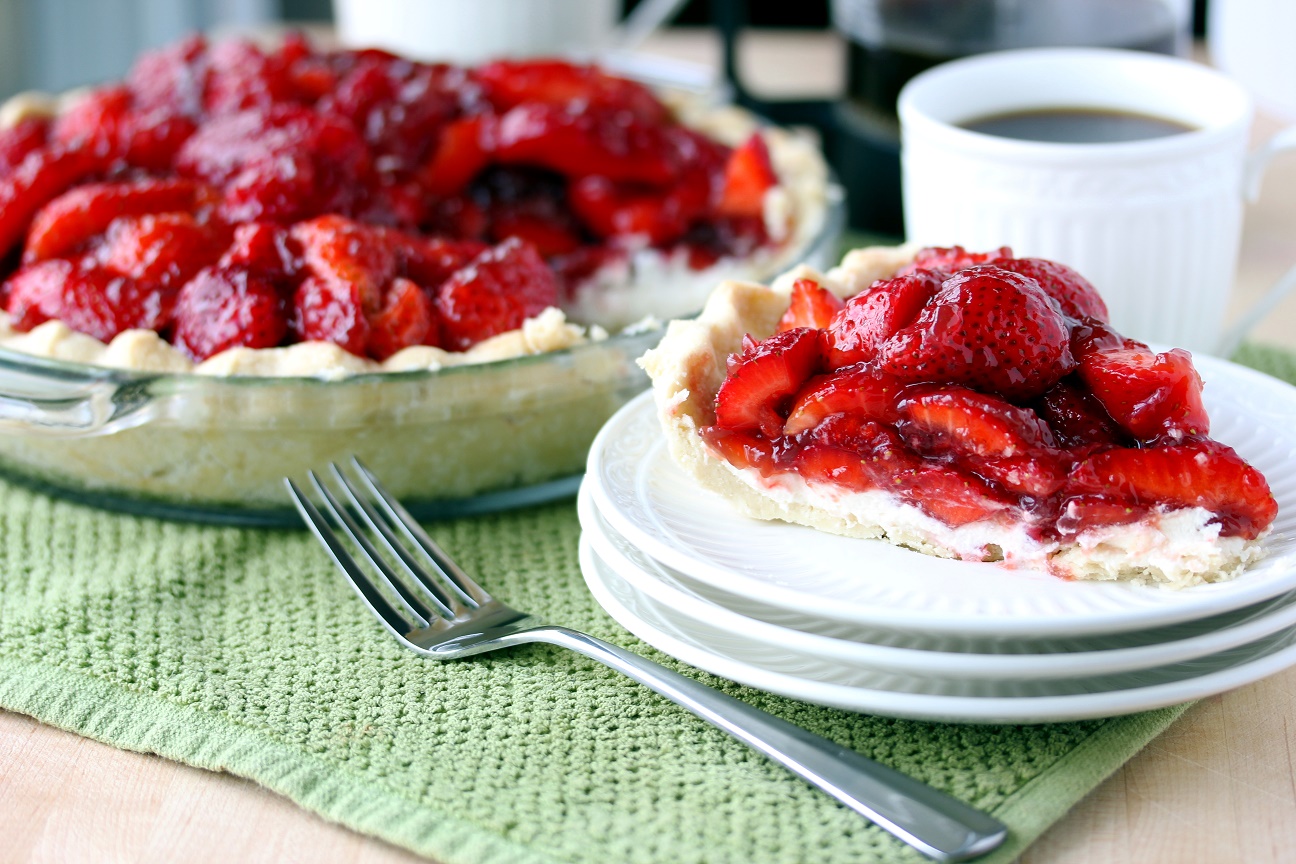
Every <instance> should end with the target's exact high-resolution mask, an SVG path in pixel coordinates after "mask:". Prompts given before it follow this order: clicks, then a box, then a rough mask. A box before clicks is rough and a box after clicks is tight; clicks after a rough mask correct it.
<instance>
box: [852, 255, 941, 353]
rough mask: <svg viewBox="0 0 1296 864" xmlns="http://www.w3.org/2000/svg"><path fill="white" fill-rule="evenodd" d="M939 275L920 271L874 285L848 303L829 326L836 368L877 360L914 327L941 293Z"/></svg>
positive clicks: (880, 281)
mask: <svg viewBox="0 0 1296 864" xmlns="http://www.w3.org/2000/svg"><path fill="white" fill-rule="evenodd" d="M940 287H941V280H940V277H939V276H937V275H936V274H935V273H932V272H931V271H927V270H920V271H918V272H915V273H910V274H909V275H907V276H899V277H896V278H894V279H885V280H879V281H877V282H874V283H873V285H872V286H870V287H869V288H868V289H867V290H864V291H861V292H860V293H859V294H856V295H855V296H854V297H852V298H850V299H849V300H847V301H846V304H845V308H843V309H842V310H841V311H840V312H838V313H837V314H836V316H835V317H834V318H833V319H832V321H831V322H830V323H829V325H828V362H829V364H830V365H831V366H832V367H833V368H840V367H842V366H849V365H850V364H852V363H860V362H865V361H869V360H873V359H874V358H876V357H877V352H878V348H879V347H880V346H881V345H882V343H883V342H885V341H886V340H887V339H890V338H891V337H892V336H894V335H895V334H896V333H897V332H898V331H899V330H900V329H901V328H903V327H907V326H909V325H910V324H912V323H913V321H914V319H916V318H917V317H918V314H919V313H920V312H921V311H922V309H923V306H924V305H926V303H927V301H928V300H930V299H931V297H932V295H933V294H935V293H936V292H937V291H939V290H940Z"/></svg>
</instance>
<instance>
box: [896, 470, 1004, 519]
mask: <svg viewBox="0 0 1296 864" xmlns="http://www.w3.org/2000/svg"><path fill="white" fill-rule="evenodd" d="M902 480H903V484H902V487H903V488H901V490H900V492H899V494H900V497H902V498H904V499H906V500H908V501H911V502H912V503H914V504H917V505H918V506H919V507H921V508H922V509H923V510H925V511H927V513H928V514H929V515H931V516H934V517H935V518H937V519H939V520H941V521H942V522H944V523H945V524H946V525H949V526H952V527H954V528H957V527H959V526H960V525H967V524H969V523H972V522H980V521H981V520H984V519H993V518H994V517H995V516H996V515H997V514H1000V513H1002V512H1004V511H1007V510H1010V509H1012V508H1013V506H1014V504H1015V503H1016V502H1014V501H1013V499H1012V498H1010V497H1008V496H1007V495H1005V494H1004V493H1002V492H999V491H997V490H995V489H993V488H991V487H990V486H989V485H987V484H986V483H985V481H983V480H981V479H980V478H979V477H975V476H973V475H971V474H967V473H965V472H963V471H958V470H956V469H953V468H947V467H936V466H933V465H924V466H923V467H921V468H919V469H918V470H916V471H914V472H913V473H912V474H908V475H904V476H903V477H902Z"/></svg>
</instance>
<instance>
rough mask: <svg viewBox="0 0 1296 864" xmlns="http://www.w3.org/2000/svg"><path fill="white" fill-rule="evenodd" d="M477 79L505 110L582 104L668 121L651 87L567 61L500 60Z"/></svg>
mask: <svg viewBox="0 0 1296 864" xmlns="http://www.w3.org/2000/svg"><path fill="white" fill-rule="evenodd" d="M476 78H477V80H478V81H480V82H481V84H482V86H483V89H484V90H485V95H486V98H487V99H489V100H490V102H491V104H492V105H494V106H495V108H496V109H498V110H500V111H507V110H508V109H509V108H512V107H514V106H516V105H521V104H522V103H524V102H545V103H551V104H555V105H567V104H569V103H579V104H583V105H597V106H599V107H605V108H616V109H620V110H624V111H628V112H630V113H631V114H633V115H635V116H636V117H639V118H640V119H642V120H646V121H648V122H652V123H660V122H663V121H664V120H666V119H667V114H668V112H667V110H666V106H664V105H662V103H661V101H660V100H659V99H658V98H657V97H656V96H654V95H653V92H652V91H651V90H649V89H648V88H647V87H645V86H643V85H642V84H638V83H635V82H633V81H627V80H625V79H623V78H615V77H613V76H611V75H608V74H606V73H605V72H603V71H601V70H599V69H597V68H595V67H593V66H578V65H574V64H571V63H567V62H564V61H561V60H544V59H541V60H498V61H496V62H494V63H487V64H486V65H484V66H479V67H478V68H477V69H476Z"/></svg>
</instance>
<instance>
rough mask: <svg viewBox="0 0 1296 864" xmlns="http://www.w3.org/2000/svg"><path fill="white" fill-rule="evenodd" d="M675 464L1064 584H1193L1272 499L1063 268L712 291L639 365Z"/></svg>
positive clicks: (1024, 263)
mask: <svg viewBox="0 0 1296 864" xmlns="http://www.w3.org/2000/svg"><path fill="white" fill-rule="evenodd" d="M643 363H644V366H645V368H647V369H648V370H649V372H650V374H651V375H652V376H653V382H654V390H655V392H656V399H657V403H658V406H659V409H660V412H661V415H662V419H663V422H664V425H665V427H666V430H667V433H668V438H669V440H670V443H671V449H672V452H673V454H674V455H675V457H676V458H677V459H678V460H679V461H680V462H681V464H683V465H684V466H685V467H686V468H688V469H689V470H690V471H691V472H692V473H693V474H694V475H695V476H696V477H698V479H699V480H701V481H702V482H703V485H706V486H708V487H709V488H713V489H716V490H717V491H720V492H721V493H722V494H725V495H726V496H727V497H730V498H731V499H733V500H734V501H735V502H736V503H737V504H738V506H739V507H740V508H742V509H744V510H745V511H746V512H748V513H750V514H752V515H755V516H758V517H761V518H772V519H784V520H787V521H792V522H799V523H803V524H809V525H813V526H815V527H819V528H822V529H824V530H828V531H833V532H836V533H843V534H848V535H854V536H862V537H880V538H885V539H888V540H890V541H892V542H895V543H898V544H901V545H905V546H910V547H913V548H916V549H919V550H922V551H924V552H928V553H931V554H937V555H943V556H948V557H958V558H963V559H967V560H978V561H1002V562H1004V563H1005V564H1007V565H1009V566H1033V567H1041V568H1046V569H1049V570H1051V571H1052V572H1054V573H1056V574H1058V575H1060V576H1063V577H1066V578H1096V579H1135V580H1142V581H1148V582H1160V583H1168V584H1172V585H1176V586H1178V585H1187V584H1193V583H1195V582H1201V581H1215V580H1219V579H1224V578H1230V577H1232V576H1235V575H1236V574H1237V573H1239V572H1240V571H1241V570H1242V569H1243V568H1244V567H1245V566H1246V565H1247V564H1248V563H1250V562H1251V561H1253V560H1255V559H1256V558H1257V557H1258V556H1259V554H1260V546H1259V544H1258V543H1257V541H1258V539H1259V538H1261V537H1262V536H1263V535H1264V534H1265V532H1266V531H1267V530H1268V529H1269V527H1270V525H1271V524H1272V522H1273V520H1274V518H1275V516H1276V514H1277V504H1276V502H1275V500H1274V498H1273V495H1272V494H1271V493H1270V490H1269V487H1268V485H1267V483H1266V482H1265V479H1264V477H1263V476H1261V474H1260V473H1259V472H1258V471H1256V470H1255V469H1254V468H1253V467H1251V466H1250V465H1248V464H1247V463H1246V462H1245V461H1244V460H1243V459H1242V458H1241V457H1239V456H1238V455H1237V454H1236V453H1235V452H1234V451H1233V450H1232V449H1231V448H1229V447H1228V446H1226V445H1224V444H1222V443H1220V442H1217V441H1214V440H1213V439H1211V438H1210V436H1209V432H1210V421H1209V418H1208V417H1207V415H1206V411H1205V409H1204V407H1203V404H1202V399H1201V391H1202V382H1201V379H1200V377H1199V376H1198V375H1197V372H1196V370H1195V369H1194V368H1193V365H1192V360H1191V357H1190V356H1189V355H1188V353H1187V352H1185V351H1182V350H1179V349H1173V350H1170V351H1166V352H1161V353H1158V352H1155V351H1153V350H1151V349H1150V348H1148V346H1146V345H1145V344H1143V343H1141V342H1138V341H1136V340H1133V339H1129V338H1126V337H1124V336H1121V335H1120V334H1119V333H1117V332H1115V331H1114V330H1113V329H1112V328H1111V327H1110V325H1109V324H1108V323H1107V310H1106V307H1105V305H1104V304H1103V302H1102V299H1101V297H1100V296H1099V295H1098V293H1097V292H1096V291H1095V290H1094V288H1093V286H1091V285H1090V284H1089V283H1088V282H1087V281H1086V280H1085V279H1084V278H1083V277H1081V276H1080V275H1079V274H1077V273H1075V272H1074V271H1073V270H1071V269H1070V268H1067V267H1065V266H1063V265H1060V264H1056V263H1054V262H1050V261H1045V260H1042V259H1031V258H1016V257H1014V256H1013V254H1012V252H1011V250H1008V249H999V250H995V251H993V252H989V253H978V254H973V253H968V252H966V251H965V250H963V249H961V248H959V247H954V248H949V249H936V248H928V249H921V250H913V249H869V250H860V251H857V252H854V253H851V255H849V256H847V258H846V260H845V261H844V262H843V264H842V266H841V267H838V268H836V269H834V270H833V271H831V272H829V273H828V274H818V273H815V272H814V271H812V270H809V269H808V268H806V269H802V270H801V271H799V272H796V273H793V274H789V275H788V276H786V277H784V278H782V279H780V280H779V281H778V282H776V283H775V285H774V286H773V287H771V288H765V287H762V286H758V285H751V284H742V283H728V284H726V285H724V286H721V288H720V289H719V290H718V291H717V292H716V293H715V294H714V295H713V296H712V298H711V300H710V301H709V302H708V304H707V307H706V310H705V311H704V313H703V315H702V316H700V318H699V319H697V320H695V321H688V322H672V324H671V327H670V329H669V331H668V333H667V336H666V338H665V339H664V340H663V342H662V344H661V346H660V347H659V348H658V349H656V350H655V351H653V352H650V353H649V354H648V355H647V356H646V357H645V358H644V361H643Z"/></svg>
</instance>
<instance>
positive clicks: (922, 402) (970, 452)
mask: <svg viewBox="0 0 1296 864" xmlns="http://www.w3.org/2000/svg"><path fill="white" fill-rule="evenodd" d="M899 410H900V413H901V415H902V417H901V420H900V421H899V423H898V424H897V429H898V430H899V431H900V434H901V436H902V437H903V438H904V440H905V443H906V444H908V445H909V446H910V447H912V448H913V449H914V450H916V451H917V452H919V453H922V454H924V455H927V456H934V457H952V458H953V459H954V461H955V462H957V463H958V464H960V465H961V466H963V467H965V468H967V469H969V470H971V471H973V472H975V473H976V474H979V475H981V476H982V477H985V478H987V479H990V480H993V481H995V482H996V483H999V484H1000V485H1001V486H1003V487H1004V488H1006V489H1009V490H1011V491H1012V492H1015V493H1017V494H1019V495H1030V496H1033V497H1036V498H1044V497H1047V496H1049V495H1052V494H1053V493H1054V492H1056V491H1057V490H1058V489H1059V488H1061V486H1062V483H1063V481H1064V480H1065V479H1066V469H1065V467H1064V459H1063V457H1064V454H1062V453H1060V452H1059V451H1058V450H1057V445H1056V442H1055V441H1054V439H1053V433H1052V432H1051V431H1050V430H1049V428H1048V426H1047V425H1046V424H1045V423H1044V421H1043V420H1041V419H1040V418H1039V416H1038V415H1037V414H1036V413H1035V412H1034V411H1031V410H1030V409H1029V408H1018V407H1017V406H1015V405H1011V404H1009V403H1008V402H1005V401H1004V400H1002V399H999V398H997V397H995V396H988V395H986V394H984V393H977V392H976V391H973V390H968V389H966V388H962V387H947V388H942V389H940V390H931V391H926V392H920V393H918V394H916V395H913V396H907V397H905V398H902V399H901V400H900V403H899Z"/></svg>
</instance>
